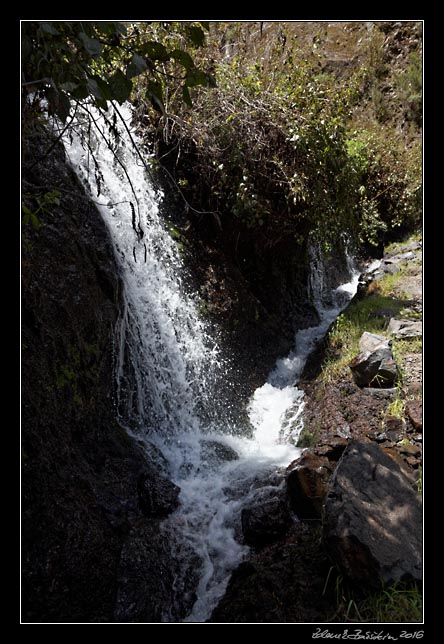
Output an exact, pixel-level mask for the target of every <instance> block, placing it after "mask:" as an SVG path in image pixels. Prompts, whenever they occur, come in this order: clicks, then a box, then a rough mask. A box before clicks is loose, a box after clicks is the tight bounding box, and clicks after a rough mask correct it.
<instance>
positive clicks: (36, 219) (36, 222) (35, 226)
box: [31, 212, 40, 230]
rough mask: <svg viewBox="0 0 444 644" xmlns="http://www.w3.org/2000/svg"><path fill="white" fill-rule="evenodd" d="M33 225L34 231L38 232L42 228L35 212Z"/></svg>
mask: <svg viewBox="0 0 444 644" xmlns="http://www.w3.org/2000/svg"><path fill="white" fill-rule="evenodd" d="M31 224H32V225H33V227H34V230H38V229H39V228H40V220H39V218H38V217H37V215H36V214H35V213H34V212H32V213H31Z"/></svg>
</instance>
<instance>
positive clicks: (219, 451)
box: [201, 439, 239, 464]
mask: <svg viewBox="0 0 444 644" xmlns="http://www.w3.org/2000/svg"><path fill="white" fill-rule="evenodd" d="M201 457H202V459H203V460H206V461H210V462H211V463H212V464H215V463H217V462H223V461H235V460H237V459H238V458H239V454H238V453H237V452H236V450H234V449H233V448H232V447H230V446H229V445H226V444H225V443H221V442H219V441H215V440H206V439H205V440H202V441H201Z"/></svg>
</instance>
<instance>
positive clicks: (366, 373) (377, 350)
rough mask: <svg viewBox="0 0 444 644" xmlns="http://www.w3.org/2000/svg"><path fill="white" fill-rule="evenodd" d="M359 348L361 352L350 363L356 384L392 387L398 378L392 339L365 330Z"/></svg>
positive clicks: (360, 385)
mask: <svg viewBox="0 0 444 644" xmlns="http://www.w3.org/2000/svg"><path fill="white" fill-rule="evenodd" d="M359 348H360V351H361V352H360V353H359V354H358V355H357V356H356V357H355V358H353V360H352V361H351V362H350V365H349V366H350V369H351V371H352V374H353V378H354V381H355V382H356V384H357V385H358V386H359V387H365V386H368V385H373V386H374V385H377V386H379V387H391V386H392V385H393V384H394V383H395V382H396V380H397V378H398V368H397V365H396V361H395V358H394V357H393V353H392V349H391V340H387V339H386V338H383V337H382V336H378V335H374V334H373V333H367V332H365V333H363V334H362V336H361V339H360V341H359Z"/></svg>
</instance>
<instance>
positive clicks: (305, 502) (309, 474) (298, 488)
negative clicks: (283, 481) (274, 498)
mask: <svg viewBox="0 0 444 644" xmlns="http://www.w3.org/2000/svg"><path fill="white" fill-rule="evenodd" d="M332 471H333V467H332V465H331V463H330V461H329V460H328V458H327V457H326V456H321V455H318V454H314V453H313V452H306V453H305V454H303V456H301V458H300V459H298V460H297V461H295V464H294V466H293V468H292V470H291V471H290V472H289V474H288V475H287V496H288V499H289V503H290V507H291V509H292V510H293V512H294V513H295V514H296V515H297V517H298V518H299V519H301V520H307V519H308V520H309V519H320V518H321V515H322V506H323V503H324V501H325V497H326V494H327V488H328V481H329V479H330V476H331V474H332Z"/></svg>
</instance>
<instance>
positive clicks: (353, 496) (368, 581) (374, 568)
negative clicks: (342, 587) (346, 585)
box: [323, 441, 422, 588]
mask: <svg viewBox="0 0 444 644" xmlns="http://www.w3.org/2000/svg"><path fill="white" fill-rule="evenodd" d="M323 541H324V544H325V547H326V549H327V550H328V552H329V554H330V556H331V558H332V559H333V561H335V563H336V564H337V565H338V567H339V568H340V569H341V571H342V573H343V574H344V575H345V576H346V577H347V578H348V579H349V580H351V581H352V582H355V583H358V584H361V585H365V586H368V587H375V588H377V587H379V586H380V585H381V584H382V583H391V582H394V581H396V580H398V579H414V580H418V581H420V580H421V579H422V503H421V496H420V495H419V494H417V492H416V491H415V490H414V488H413V486H412V481H411V479H410V478H409V477H408V476H406V475H405V474H404V472H403V471H402V470H401V468H400V467H399V465H398V464H397V463H396V462H395V461H394V460H393V459H391V458H390V457H389V456H388V455H387V454H386V453H385V452H384V451H383V450H382V449H381V448H380V447H379V446H378V445H376V444H375V443H367V442H361V441H351V442H350V443H349V445H348V446H347V448H346V450H345V451H344V454H343V455H342V457H341V459H340V461H339V463H338V465H337V468H336V470H335V472H334V474H333V476H332V477H331V479H330V483H329V489H328V494H327V499H326V502H325V509H324V526H323Z"/></svg>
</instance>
